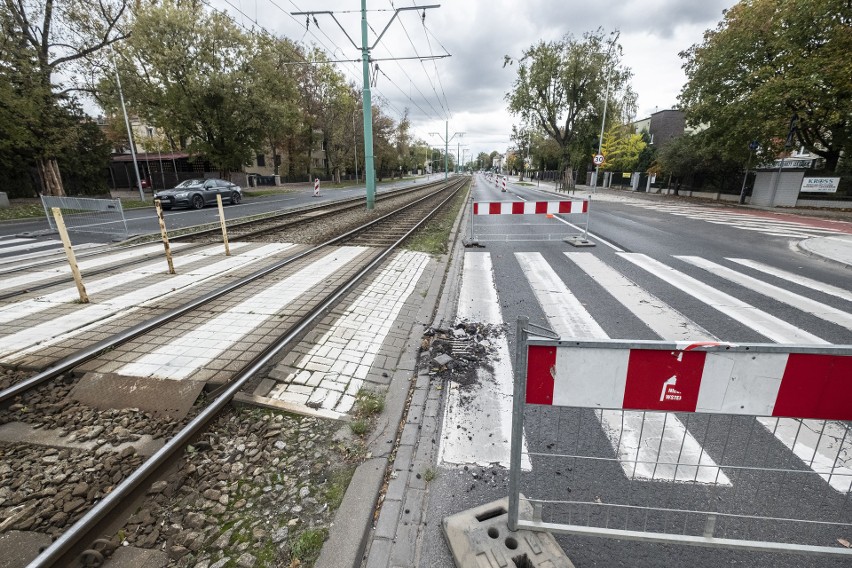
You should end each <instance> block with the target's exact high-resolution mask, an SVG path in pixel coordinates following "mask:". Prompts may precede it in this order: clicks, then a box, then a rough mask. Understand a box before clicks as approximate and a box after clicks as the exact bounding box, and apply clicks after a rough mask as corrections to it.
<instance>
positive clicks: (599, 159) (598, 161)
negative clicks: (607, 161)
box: [592, 154, 604, 166]
mask: <svg viewBox="0 0 852 568" xmlns="http://www.w3.org/2000/svg"><path fill="white" fill-rule="evenodd" d="M592 161H593V162H594V163H595V165H596V166H599V165H601V164H603V163H604V157H603V154H595V157H594V158H593V160H592Z"/></svg>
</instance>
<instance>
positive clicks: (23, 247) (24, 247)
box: [0, 240, 62, 254]
mask: <svg viewBox="0 0 852 568" xmlns="http://www.w3.org/2000/svg"><path fill="white" fill-rule="evenodd" d="M47 247H59V248H60V249H61V248H62V241H54V240H50V241H30V242H29V243H24V244H19V245H14V246H10V247H6V246H4V247H2V248H0V252H2V253H4V254H5V253H10V252H18V251H30V250H34V249H43V248H47Z"/></svg>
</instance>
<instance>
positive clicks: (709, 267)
mask: <svg viewBox="0 0 852 568" xmlns="http://www.w3.org/2000/svg"><path fill="white" fill-rule="evenodd" d="M675 258H678V259H680V260H683V261H684V262H688V263H689V264H692V265H693V266H697V267H699V268H703V269H704V270H706V271H708V272H710V273H711V274H714V275H716V276H720V277H722V278H724V279H725V280H730V281H731V282H734V283H736V284H739V285H740V286H744V287H746V288H748V289H749V290H752V291H754V292H757V293H759V294H763V295H764V296H768V297H770V298H772V299H773V300H776V301H778V302H781V303H784V304H787V305H788V306H793V307H794V308H796V309H798V310H801V311H803V312H805V313H808V314H811V315H813V316H816V317H818V318H820V319H824V320H826V321H830V322H832V323H836V324H837V325H840V326H843V327H845V328H846V329H852V314H849V313H847V312H844V311H842V310H838V309H837V308H833V307H831V306H827V305H825V304H823V303H821V302H817V301H816V300H811V299H810V298H806V297H804V296H801V295H799V294H794V293H793V292H790V291H788V290H785V289H784V288H779V287H778V286H774V285H772V284H769V283H767V282H763V281H762V280H758V279H757V278H754V277H752V276H748V275H746V274H742V273H740V272H736V271H734V270H731V269H730V268H728V267H727V266H722V265H721V264H716V263H715V262H711V261H709V260H707V259H704V258H701V257H697V256H676V257H675Z"/></svg>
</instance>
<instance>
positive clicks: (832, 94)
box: [680, 0, 852, 171]
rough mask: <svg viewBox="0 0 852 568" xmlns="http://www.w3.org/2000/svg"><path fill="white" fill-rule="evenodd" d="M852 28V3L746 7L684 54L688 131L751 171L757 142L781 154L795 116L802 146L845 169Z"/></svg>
mask: <svg viewBox="0 0 852 568" xmlns="http://www.w3.org/2000/svg"><path fill="white" fill-rule="evenodd" d="M850 26H852V6H850V3H849V1H848V0H808V1H807V2H796V1H794V0H743V1H742V2H740V3H739V4H737V5H735V6H734V7H732V8H731V9H730V10H728V11H727V12H726V13H725V17H724V19H723V20H722V21H721V22H720V23H719V25H718V26H717V27H716V29H715V30H708V31H707V32H705V34H704V41H703V42H702V43H701V44H696V45H693V46H692V47H691V48H689V49H688V50H686V51H684V52H682V53H681V54H680V56H681V58H683V59H684V60H685V63H684V66H683V67H684V70H685V71H686V76H687V84H686V85H685V86H684V88H683V90H682V91H681V94H680V101H681V105H682V106H683V107H684V109H685V111H686V117H687V121H688V123H689V124H691V125H699V124H706V125H707V128H708V130H707V131H708V138H709V139H714V146H716V148H717V149H718V151H719V152H720V153H721V154H723V155H724V156H725V157H727V158H729V159H735V160H737V161H739V162H742V161H745V157H746V155H747V154H748V143H749V142H750V141H752V140H759V141H760V143H761V145H762V146H764V147H767V146H768V147H769V148H770V156H774V155H775V153H776V152H777V151H780V150H781V148H782V146H783V145H784V140H785V137H786V136H787V131H788V126H787V125H788V124H789V122H790V118H791V116H793V115H794V114H795V115H798V117H799V122H798V130H797V131H796V132H795V140H794V142H795V144H797V145H802V146H804V147H805V148H807V149H808V150H809V151H811V152H813V153H815V154H817V155H819V156H822V157H823V158H825V161H826V168H827V169H829V170H832V171H834V170H836V169H837V167H838V163H839V161H840V157H841V156H842V155H844V153H845V155H846V156H849V153H850V152H852V58H850V57H849V54H850V53H852V32H850Z"/></svg>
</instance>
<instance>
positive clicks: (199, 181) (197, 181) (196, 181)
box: [175, 179, 204, 189]
mask: <svg viewBox="0 0 852 568" xmlns="http://www.w3.org/2000/svg"><path fill="white" fill-rule="evenodd" d="M203 183H204V180H203V179H188V180H185V181H182V182H180V183H179V184H177V185H176V186H175V189H177V188H179V187H192V186H194V185H201V184H203Z"/></svg>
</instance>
